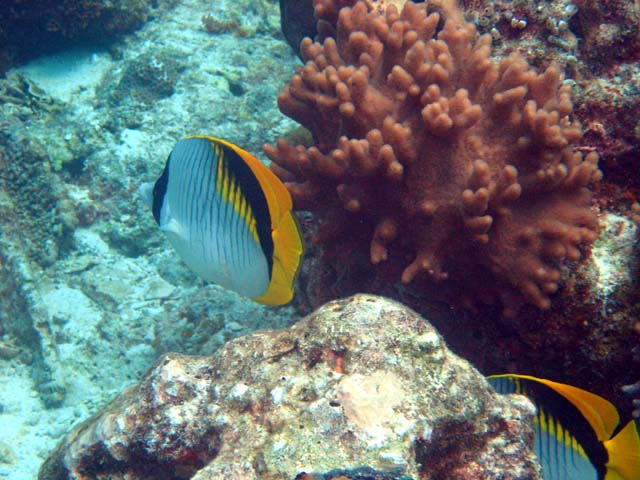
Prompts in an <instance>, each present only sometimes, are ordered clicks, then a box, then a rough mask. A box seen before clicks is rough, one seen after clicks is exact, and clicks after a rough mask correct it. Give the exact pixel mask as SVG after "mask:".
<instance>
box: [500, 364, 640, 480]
mask: <svg viewBox="0 0 640 480" xmlns="http://www.w3.org/2000/svg"><path fill="white" fill-rule="evenodd" d="M488 380H489V383H490V384H491V385H492V386H493V388H494V389H495V390H496V391H497V392H498V393H505V394H508V393H518V394H521V395H525V396H527V397H528V398H529V399H530V400H531V401H532V402H533V403H534V404H535V406H536V408H537V415H536V418H535V425H534V427H535V445H534V448H535V452H536V455H537V456H538V459H539V461H540V465H541V466H542V478H544V480H600V479H604V480H639V479H640V436H639V435H638V427H637V425H636V424H635V422H634V420H631V421H630V422H629V423H628V424H627V425H626V426H625V427H624V428H622V429H618V425H619V422H620V417H619V415H618V411H617V410H616V408H615V407H614V406H613V405H612V404H611V403H610V402H608V401H607V400H605V399H604V398H602V397H599V396H598V395H595V394H593V393H590V392H587V391H585V390H581V389H579V388H576V387H572V386H570V385H565V384H562V383H557V382H552V381H550V380H544V379H541V378H536V377H530V376H526V375H495V376H491V377H489V378H488ZM614 433H615V435H614Z"/></svg>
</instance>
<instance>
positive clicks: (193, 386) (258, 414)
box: [39, 295, 540, 480]
mask: <svg viewBox="0 0 640 480" xmlns="http://www.w3.org/2000/svg"><path fill="white" fill-rule="evenodd" d="M533 414H534V409H533V406H532V405H531V403H529V401H528V400H526V399H524V397H519V396H499V395H497V394H496V393H495V392H494V391H493V390H492V389H491V387H490V386H489V385H488V384H487V382H486V380H485V379H484V377H483V376H482V375H481V374H480V373H479V372H478V371H477V370H475V369H474V368H473V367H472V366H471V365H470V364H469V363H467V362H466V361H464V360H463V359H461V358H460V357H458V356H456V355H455V354H453V353H452V352H451V351H449V350H448V349H447V346H446V345H445V343H444V341H443V340H442V338H441V337H440V335H439V334H438V333H437V332H436V330H435V329H434V328H433V327H432V326H431V325H429V323H427V322H426V321H425V320H424V319H422V318H421V317H420V316H418V315H417V314H416V313H415V312H413V311H411V310H409V309H408V308H406V307H404V306H403V305H401V304H399V303H395V302H392V301H389V300H387V299H384V298H381V297H375V296H370V295H357V296H354V297H350V298H347V299H344V300H338V301H334V302H330V303H327V304H326V305H324V306H323V307H321V308H320V309H318V310H317V311H315V312H313V313H312V314H310V315H308V316H306V317H304V318H303V319H301V320H300V321H299V322H297V323H296V324H295V325H293V326H292V327H291V328H289V329H287V330H280V331H271V330H270V331H258V332H255V333H252V334H250V335H247V336H244V337H241V338H237V339H235V340H232V341H230V342H228V343H227V344H225V345H224V346H223V347H222V348H220V349H219V350H218V351H217V352H216V353H215V354H213V355H211V356H207V357H192V356H184V355H177V354H169V355H165V356H163V357H161V358H160V359H159V360H158V361H157V363H156V364H155V365H154V366H153V367H152V368H151V369H149V371H148V372H147V373H146V375H145V376H144V378H143V379H142V380H141V381H140V382H139V383H138V384H136V385H134V386H132V387H130V388H128V389H126V390H124V391H123V392H122V393H121V394H120V395H118V396H117V397H116V398H115V399H114V400H113V401H112V402H111V403H110V404H108V405H107V406H106V407H105V408H104V409H103V410H102V411H100V412H99V413H97V414H96V415H94V416H93V417H92V418H90V419H88V420H87V421H85V422H84V423H82V424H81V425H79V426H77V427H76V428H75V429H74V430H73V431H72V432H70V433H69V434H67V435H66V437H65V438H64V439H63V440H62V441H61V442H60V444H59V445H58V446H57V448H56V449H55V451H54V452H53V453H52V454H51V456H50V457H49V459H48V460H47V461H46V462H45V463H44V464H43V466H42V468H41V470H40V473H39V479H40V480H53V479H107V478H109V479H124V478H127V479H155V480H162V479H194V480H198V479H199V480H203V479H227V480H232V479H243V480H249V479H269V480H272V479H283V480H284V479H287V480H293V479H295V478H326V476H325V474H326V473H327V472H329V473H330V472H333V471H336V470H340V471H341V472H344V473H343V477H340V478H358V477H357V475H358V472H363V471H366V472H375V473H372V474H371V475H379V478H405V479H415V480H418V479H422V480H424V479H438V478H447V479H467V478H474V479H491V478H502V479H538V478H540V477H539V473H538V472H539V470H538V463H537V461H536V459H535V456H534V454H533V451H532V449H531V445H532V439H533V430H532V418H533ZM342 469H344V470H342ZM348 472H355V473H354V475H350V474H349V473H348ZM330 476H331V478H333V476H332V475H330ZM367 478H369V477H367ZM371 478H378V477H371Z"/></svg>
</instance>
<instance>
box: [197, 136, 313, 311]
mask: <svg viewBox="0 0 640 480" xmlns="http://www.w3.org/2000/svg"><path fill="white" fill-rule="evenodd" d="M203 138H208V139H209V140H211V141H213V142H218V143H220V144H222V145H225V146H227V147H229V148H231V149H232V150H233V151H235V152H236V153H237V154H238V155H240V157H241V158H242V159H243V160H244V161H245V163H246V164H247V165H248V166H249V168H250V169H251V171H252V172H253V174H254V175H255V176H256V178H257V179H258V183H260V187H261V188H262V191H263V192H264V196H265V198H266V199H267V204H268V206H269V215H270V216H271V236H272V238H273V265H272V271H271V282H270V283H269V288H268V289H267V291H266V292H265V293H264V294H263V295H261V296H260V297H257V298H254V299H253V300H255V301H256V302H260V303H265V304H267V305H283V304H285V303H289V302H290V301H291V299H292V298H293V282H294V280H295V277H296V273H297V272H298V268H299V266H300V259H301V257H302V254H303V253H304V245H303V242H302V235H301V234H300V230H299V229H298V225H297V224H296V221H295V219H294V218H293V215H292V214H291V209H292V208H293V202H292V201H291V195H290V194H289V191H288V190H287V188H286V187H285V186H284V184H283V183H282V181H280V179H279V178H278V177H277V176H276V175H275V173H273V172H272V171H271V170H269V168H268V167H267V166H266V165H264V164H263V163H262V162H261V161H260V160H258V159H257V158H256V157H254V156H253V155H251V154H250V153H249V152H247V151H246V150H243V149H242V148H240V147H238V146H237V145H234V144H232V143H229V142H227V141H226V140H222V139H219V138H214V137H203Z"/></svg>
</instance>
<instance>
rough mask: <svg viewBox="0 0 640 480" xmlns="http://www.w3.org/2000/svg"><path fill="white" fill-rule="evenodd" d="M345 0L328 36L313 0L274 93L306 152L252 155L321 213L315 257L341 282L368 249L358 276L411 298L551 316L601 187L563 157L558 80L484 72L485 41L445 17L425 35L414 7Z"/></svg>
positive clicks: (303, 204)
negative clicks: (413, 293) (291, 61)
mask: <svg viewBox="0 0 640 480" xmlns="http://www.w3.org/2000/svg"><path fill="white" fill-rule="evenodd" d="M345 3H348V4H351V5H352V6H351V7H344V8H342V9H341V10H340V11H339V14H337V18H338V19H337V23H336V26H335V29H334V30H333V32H332V31H331V28H330V27H327V24H330V23H331V20H332V19H333V16H335V15H333V16H332V15H331V12H334V10H335V11H336V12H337V11H338V10H337V8H333V9H331V8H329V7H328V6H331V4H332V2H330V1H327V0H322V1H320V0H317V1H316V16H317V17H319V18H328V19H329V22H327V21H324V27H323V28H320V27H321V23H319V30H320V31H321V32H325V37H326V38H325V39H324V41H323V43H322V44H320V43H314V42H312V41H311V40H310V39H305V40H304V41H303V42H302V44H301V52H302V55H303V57H304V58H305V59H306V60H307V63H306V65H305V66H303V67H300V68H299V69H298V71H297V72H296V74H295V75H294V76H293V78H292V79H291V82H290V84H289V86H288V87H287V88H286V89H285V90H284V91H283V92H282V93H281V95H280V97H279V98H278V104H279V107H280V109H281V110H282V112H284V113H285V114H286V115H288V116H289V117H291V118H292V119H294V120H296V121H297V122H299V123H300V124H302V125H303V126H304V127H306V128H307V129H308V130H309V131H310V132H311V134H312V135H313V140H314V143H315V145H313V146H311V147H310V148H306V147H305V146H302V145H298V146H294V145H291V144H289V143H288V142H287V141H286V140H284V139H280V140H278V142H277V145H276V146H269V145H267V146H265V152H266V154H267V155H268V156H269V158H271V159H272V160H273V163H272V169H273V170H274V172H275V173H276V174H277V175H278V176H279V177H280V178H282V179H283V180H284V181H285V182H286V183H287V187H288V188H289V190H290V192H291V194H292V197H293V200H294V206H295V208H297V209H299V210H310V211H312V212H314V213H315V214H316V215H317V217H318V218H319V219H320V227H319V230H318V232H317V235H316V241H317V242H318V243H319V244H320V245H321V247H322V249H323V255H324V258H325V262H326V261H327V260H326V259H328V258H333V259H334V265H333V268H336V269H342V271H341V272H337V273H336V276H338V275H348V272H349V268H350V265H349V261H350V259H351V258H352V257H351V256H350V254H349V253H348V252H353V251H358V250H359V251H362V250H368V253H369V258H370V261H371V263H372V264H373V265H376V267H375V269H372V271H373V272H374V273H373V276H377V277H379V278H382V277H384V278H392V276H391V275H390V272H394V273H395V275H396V276H395V279H398V277H399V279H400V280H401V281H402V282H403V283H404V284H409V283H416V284H419V285H420V290H421V291H422V292H424V293H425V295H426V294H428V292H429V291H437V292H438V295H440V296H444V297H445V298H446V299H447V300H448V301H450V302H453V303H457V304H462V305H467V306H473V305H476V304H478V303H487V304H494V303H500V304H501V305H502V306H503V312H504V314H505V315H507V316H513V315H515V314H516V313H517V312H518V310H519V308H520V307H521V305H522V304H523V303H528V304H532V305H534V306H536V307H538V308H539V309H548V308H550V305H551V301H550V296H551V295H552V294H553V293H554V292H556V290H557V289H558V287H559V284H560V282H561V266H562V264H563V262H566V261H575V260H578V259H579V258H580V257H581V249H582V248H583V247H584V246H587V245H588V244H590V243H592V242H593V241H594V240H595V238H596V228H597V217H596V214H595V213H594V211H592V207H591V203H592V202H591V198H592V197H591V192H590V190H589V184H590V183H591V182H595V181H598V180H599V179H600V177H601V173H600V171H599V170H598V168H597V160H598V157H597V154H596V153H595V152H592V153H588V154H586V155H583V153H581V152H580V151H578V150H577V148H576V145H577V142H578V141H579V140H580V138H581V136H582V129H581V126H580V124H579V123H578V122H577V121H576V120H575V119H574V118H573V117H572V112H573V106H572V103H571V99H570V93H569V87H568V86H566V85H563V76H562V73H561V72H560V71H559V69H558V68H557V67H556V66H554V65H551V66H549V67H548V68H547V69H546V70H545V71H544V72H542V73H540V74H538V73H536V72H535V71H533V69H532V68H531V67H530V66H529V65H528V64H527V63H526V61H525V60H523V59H522V58H521V57H520V56H519V55H518V54H515V53H514V54H512V55H510V56H508V57H506V58H503V59H502V60H501V61H500V62H499V64H498V65H494V63H492V61H491V60H490V59H489V55H490V45H491V38H490V36H488V35H483V36H478V35H477V32H476V29H475V27H474V26H473V25H472V24H470V23H464V22H463V21H461V20H459V18H460V15H456V14H455V12H453V11H452V12H449V14H446V13H445V15H444V16H445V17H447V19H446V21H445V22H444V25H443V26H442V28H440V25H442V22H440V19H441V15H440V14H438V13H431V14H428V12H427V7H426V6H425V5H424V4H414V3H412V2H408V3H407V4H406V5H405V6H404V7H403V9H402V11H401V12H399V11H398V10H397V9H396V8H395V7H394V6H390V7H388V8H387V9H386V11H385V12H384V13H379V11H378V10H377V9H374V8H371V7H368V6H367V5H366V4H365V3H364V2H362V1H357V2H353V1H352V2H344V1H342V2H340V6H342V4H345ZM445 10H446V9H445ZM327 12H328V13H327ZM334 13H335V12H334ZM327 32H328V33H327ZM336 258H339V262H335V259H336ZM352 262H353V260H352ZM336 264H339V266H338V265H336ZM392 281H393V280H392ZM423 285H424V287H423Z"/></svg>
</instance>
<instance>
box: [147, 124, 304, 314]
mask: <svg viewBox="0 0 640 480" xmlns="http://www.w3.org/2000/svg"><path fill="white" fill-rule="evenodd" d="M138 192H139V194H140V196H141V197H142V198H143V199H144V200H145V201H146V203H147V204H148V205H149V207H150V208H151V210H152V212H153V216H154V218H155V220H156V222H157V223H158V225H159V226H160V229H161V230H162V231H163V232H164V233H165V234H166V236H167V238H168V239H169V242H170V243H171V245H172V246H173V247H174V248H175V250H176V251H177V253H178V255H179V256H180V257H181V258H182V260H184V262H185V263H186V265H187V266H188V267H189V268H190V269H191V270H192V271H193V272H195V273H196V274H197V275H198V276H200V277H201V278H203V279H204V280H206V281H208V282H213V283H216V284H218V285H220V286H222V287H225V288H227V289H229V290H233V291H235V292H237V293H239V294H240V295H243V296H245V297H249V298H252V299H253V300H255V301H257V302H260V303H264V304H268V305H282V304H285V303H288V302H289V301H290V300H291V299H292V298H293V290H294V288H293V284H294V280H295V276H296V273H297V271H298V268H299V266H300V261H301V257H302V254H303V251H304V246H303V241H302V237H301V234H300V231H299V229H298V225H297V224H296V221H295V219H294V217H293V215H292V213H291V209H292V202H291V196H290V194H289V192H288V191H287V189H286V187H285V186H284V185H283V183H282V182H281V181H280V180H279V179H278V178H277V177H276V176H275V174H274V173H273V172H271V170H269V168H267V167H266V166H265V165H264V164H263V163H261V162H260V161H259V160H258V159H257V158H255V157H254V156H253V155H251V154H250V153H248V152H247V151H245V150H243V149H241V148H240V147H238V146H237V145H234V144H232V143H229V142H227V141H225V140H221V139H219V138H214V137H208V136H191V137H187V138H184V139H182V140H180V141H179V142H178V143H177V144H176V146H175V147H174V148H173V150H172V151H171V153H170V155H169V158H168V159H167V163H166V165H165V167H164V171H163V172H162V175H160V177H159V178H158V180H157V181H156V182H155V184H151V183H144V184H142V185H141V186H140V187H139V189H138Z"/></svg>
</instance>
